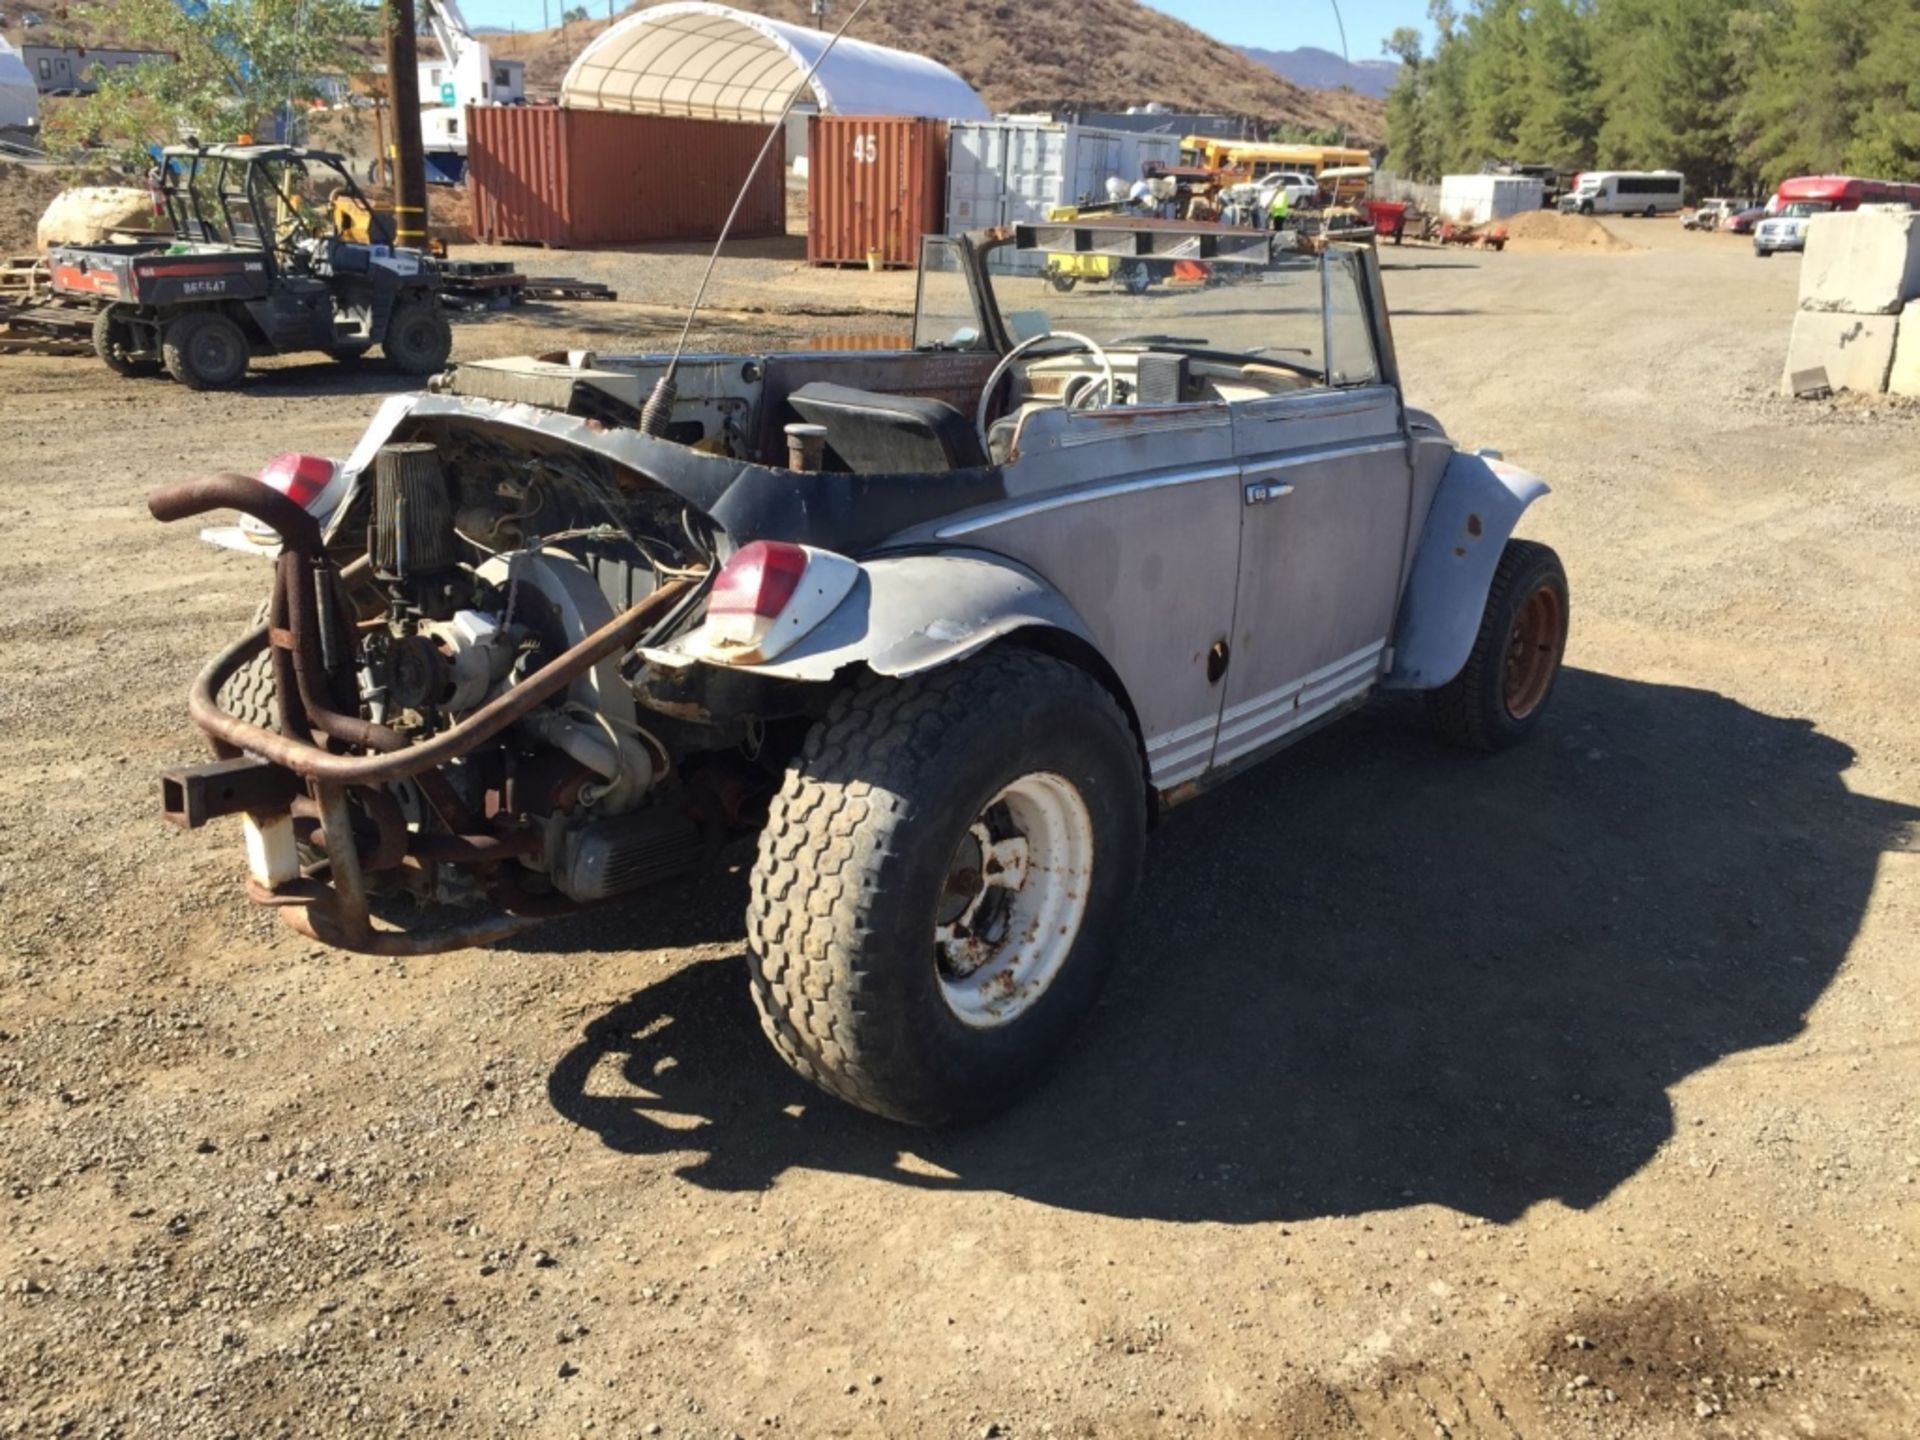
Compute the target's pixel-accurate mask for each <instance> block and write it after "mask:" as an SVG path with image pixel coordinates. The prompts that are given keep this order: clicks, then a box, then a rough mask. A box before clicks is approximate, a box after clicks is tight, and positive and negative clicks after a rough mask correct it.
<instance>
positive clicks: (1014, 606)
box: [647, 550, 1099, 682]
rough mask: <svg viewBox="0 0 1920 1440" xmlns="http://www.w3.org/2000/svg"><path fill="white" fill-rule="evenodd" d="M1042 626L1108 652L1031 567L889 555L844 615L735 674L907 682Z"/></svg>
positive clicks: (675, 657) (943, 555)
mask: <svg viewBox="0 0 1920 1440" xmlns="http://www.w3.org/2000/svg"><path fill="white" fill-rule="evenodd" d="M1036 627H1039V628H1043V629H1048V630H1057V631H1064V632H1065V633H1066V634H1069V635H1071V636H1073V637H1074V638H1075V639H1077V640H1079V641H1082V642H1084V643H1085V644H1086V645H1088V646H1091V647H1093V649H1094V651H1095V653H1098V648H1099V647H1098V646H1097V645H1095V644H1094V639H1093V635H1092V632H1091V631H1089V630H1088V628H1087V625H1086V622H1085V621H1083V620H1082V619H1081V618H1080V616H1079V615H1078V614H1077V613H1075V611H1074V608H1073V607H1072V606H1071V605H1069V604H1068V603H1067V601H1066V599H1065V598H1064V597H1063V596H1062V595H1061V594H1060V593H1059V592H1058V591H1056V590H1055V589H1054V588H1053V587H1052V586H1050V585H1049V584H1047V582H1046V581H1044V580H1042V579H1041V578H1040V577H1039V576H1038V575H1035V574H1034V573H1033V572H1032V571H1031V570H1028V569H1027V568H1026V567H1025V566H1022V565H1016V564H1014V563H1013V562H1012V561H1010V560H1007V559H1004V558H1002V557H1001V556H998V555H991V554H988V553H986V552H984V551H977V550H961V551H953V550H943V551H941V552H940V553H938V554H932V555H924V554H923V555H888V556H881V557H879V558H876V559H872V560H868V561H865V562H864V563H863V564H862V565H861V566H860V575H859V578H858V579H857V580H856V581H855V582H854V586H853V589H852V591H851V592H849V593H848V595H847V598H846V599H845V600H843V601H841V603H840V606H839V608H838V609H836V610H835V611H834V612H833V613H832V614H831V615H829V616H828V617H827V618H826V619H825V620H823V621H821V622H820V624H819V626H817V627H816V628H815V629H814V631H813V632H812V633H811V634H810V635H808V636H807V637H806V638H805V639H804V640H802V641H800V643H799V644H797V645H795V646H794V647H793V648H792V649H790V650H786V651H783V652H782V653H781V654H780V655H779V656H778V657H777V658H775V659H774V660H771V661H768V662H765V663H762V664H754V665H729V666H726V667H725V668H727V669H730V670H739V671H742V672H745V673H748V674H753V675H765V676H768V677H769V678H772V679H779V680H800V681H813V682H824V681H828V680H831V679H833V678H834V676H836V675H838V674H839V673H840V672H841V671H843V670H845V669H846V668H848V667H849V666H852V665H864V666H865V667H866V668H867V669H869V670H871V671H873V672H874V673H875V674H878V675H886V676H891V677H896V678H899V677H904V676H908V675H920V674H924V673H925V672H927V671H929V670H937V669H939V668H940V667H941V666H943V665H951V664H953V663H954V662H955V661H958V660H964V659H966V657H967V656H969V655H972V654H975V653H977V652H978V651H981V650H984V649H985V648H986V647H987V646H989V645H991V644H993V642H994V641H996V640H999V639H1002V638H1004V637H1005V636H1008V635H1011V634H1014V633H1015V632H1016V631H1020V630H1031V629H1034V628H1036ZM647 658H648V659H649V660H650V661H652V662H653V663H655V664H661V665H665V666H668V667H669V668H684V667H685V666H687V665H689V664H692V663H696V656H694V655H693V654H690V653H688V652H687V651H684V650H678V649H668V650H661V651H651V652H648V655H647ZM709 663H711V662H709Z"/></svg>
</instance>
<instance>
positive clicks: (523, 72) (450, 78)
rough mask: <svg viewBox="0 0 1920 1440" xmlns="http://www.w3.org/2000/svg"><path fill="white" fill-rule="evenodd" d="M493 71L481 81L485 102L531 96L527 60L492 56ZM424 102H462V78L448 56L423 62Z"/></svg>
mask: <svg viewBox="0 0 1920 1440" xmlns="http://www.w3.org/2000/svg"><path fill="white" fill-rule="evenodd" d="M487 68H488V71H489V72H490V73H489V74H488V75H487V76H486V77H485V78H483V79H482V80H481V82H480V88H481V90H482V92H483V93H482V94H481V96H480V103H481V104H483V105H519V104H523V103H524V102H525V101H526V98H527V62H526V61H524V60H498V59H496V60H491V61H489V63H488V67H487ZM420 103H421V105H422V106H424V107H426V108H429V109H431V108H434V107H436V106H441V105H455V106H457V105H459V104H461V103H462V102H461V99H460V97H459V89H458V81H457V79H456V77H455V75H454V68H453V66H452V65H451V64H450V63H448V62H447V61H445V60H441V59H433V60H422V61H421V62H420Z"/></svg>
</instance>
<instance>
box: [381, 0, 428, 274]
mask: <svg viewBox="0 0 1920 1440" xmlns="http://www.w3.org/2000/svg"><path fill="white" fill-rule="evenodd" d="M419 29H420V22H419V20H418V18H417V17H416V16H415V14H414V9H413V0H387V98H388V100H390V101H391V102H392V105H393V158H394V162H395V164H394V170H395V174H394V197H393V228H394V232H395V233H394V237H393V243H394V244H395V245H399V246H404V247H407V248H409V249H414V250H424V249H426V248H427V160H426V156H425V155H424V154H423V153H422V150H423V146H422V143H421V139H420V47H419Z"/></svg>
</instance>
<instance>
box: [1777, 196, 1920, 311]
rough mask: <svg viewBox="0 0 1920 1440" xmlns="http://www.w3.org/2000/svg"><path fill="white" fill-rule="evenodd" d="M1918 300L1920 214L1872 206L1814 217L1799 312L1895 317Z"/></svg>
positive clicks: (1803, 265) (1802, 268)
mask: <svg viewBox="0 0 1920 1440" xmlns="http://www.w3.org/2000/svg"><path fill="white" fill-rule="evenodd" d="M1915 298H1920V214H1916V213H1915V212H1914V211H1912V210H1895V209H1892V208H1890V207H1885V206H1874V207H1869V208H1867V209H1864V210H1857V211H1855V212H1853V213H1852V214H1849V215H1815V216H1814V217H1813V218H1812V219H1811V220H1810V221H1809V222H1808V224H1807V253H1806V257H1805V259H1803V260H1802V262H1801V265H1800V308H1801V309H1802V310H1837V311H1844V312H1846V313H1848V314H1851V315H1894V314H1898V313H1899V311H1900V307H1901V306H1902V305H1904V304H1906V303H1907V301H1909V300H1912V299H1915Z"/></svg>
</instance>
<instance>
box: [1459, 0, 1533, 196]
mask: <svg viewBox="0 0 1920 1440" xmlns="http://www.w3.org/2000/svg"><path fill="white" fill-rule="evenodd" d="M1527 29H1528V16H1527V10H1526V6H1525V5H1524V4H1523V3H1522V0H1476V3H1475V6H1474V9H1473V10H1472V12H1471V13H1469V14H1468V15H1467V17H1466V21H1465V31H1466V39H1465V43H1466V46H1467V59H1466V65H1465V77H1464V79H1465V91H1466V104H1467V134H1466V137H1465V138H1466V142H1467V143H1466V147H1465V150H1464V151H1463V152H1461V153H1459V154H1458V155H1457V156H1456V160H1457V162H1458V163H1459V168H1462V169H1471V170H1478V169H1479V168H1480V166H1481V165H1482V164H1484V163H1485V162H1486V161H1488V160H1491V159H1497V158H1499V159H1507V158H1511V157H1512V156H1513V154H1514V149H1515V142H1516V140H1517V139H1518V136H1519V130H1520V126H1521V123H1522V121H1523V120H1524V119H1525V118H1526V110H1527V100H1528V86H1527Z"/></svg>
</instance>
